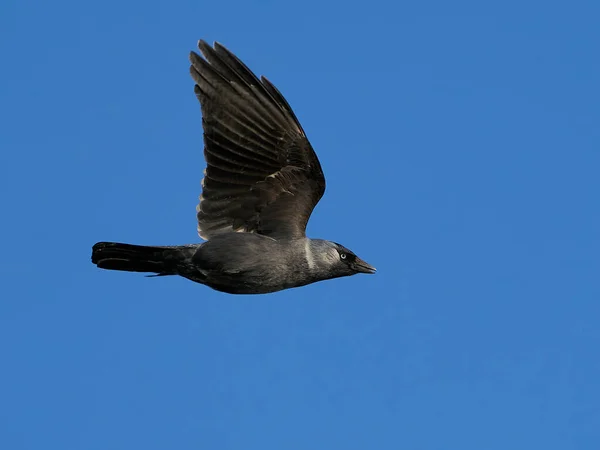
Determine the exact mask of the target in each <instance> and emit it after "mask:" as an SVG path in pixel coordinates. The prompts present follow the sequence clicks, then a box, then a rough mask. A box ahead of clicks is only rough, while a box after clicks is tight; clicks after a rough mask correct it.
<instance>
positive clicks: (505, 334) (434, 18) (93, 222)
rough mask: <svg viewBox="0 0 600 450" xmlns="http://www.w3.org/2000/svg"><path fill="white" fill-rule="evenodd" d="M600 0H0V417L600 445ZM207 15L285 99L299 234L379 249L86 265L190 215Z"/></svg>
mask: <svg viewBox="0 0 600 450" xmlns="http://www.w3.org/2000/svg"><path fill="white" fill-rule="evenodd" d="M599 15H600V6H599V4H598V3H597V2H592V1H587V2H586V1H574V2H569V3H567V2H552V1H550V2H548V1H544V2H542V1H520V2H516V1H507V2H495V3H493V4H492V3H490V2H475V1H460V0H459V1H455V2H442V1H435V0H432V1H426V2H409V3H398V2H383V1H379V0H375V1H370V2H360V3H353V2H341V1H333V2H323V1H313V0H307V1H303V2H301V3H298V2H295V3H282V2H274V1H272V2H262V3H258V2H242V1H239V0H233V1H230V2H198V1H195V2H192V1H173V2H155V1H153V0H149V1H147V2H144V3H142V2H123V1H120V2H115V1H112V0H108V1H105V2H95V3H91V2H75V1H62V2H41V1H37V2H31V1H19V2H17V1H16V0H9V1H8V2H3V3H2V6H0V38H1V39H0V51H1V54H2V61H3V64H2V70H1V72H0V77H1V79H2V83H0V104H1V105H2V106H1V107H0V123H2V124H3V125H2V132H1V133H0V148H1V149H2V151H1V152H0V174H1V177H0V188H1V189H0V192H1V193H2V194H1V195H2V206H3V211H4V214H3V217H2V221H1V222H0V229H1V231H2V236H3V239H2V241H3V243H2V258H1V262H0V265H1V268H2V270H1V271H0V279H1V285H2V296H1V297H2V300H0V342H1V344H0V361H1V370H0V386H1V387H0V442H2V448H5V449H10V450H21V449H24V450H30V449H44V450H48V449H60V450H81V449H85V450H95V449H98V450H100V449H111V450H120V449H127V450H131V449H134V448H137V449H145V450H154V449H178V450H184V449H261V450H271V449H273V450H281V449H286V450H296V449H298V450H300V449H317V450H318V449H324V450H331V449H344V450H355V449H356V450H363V449H382V450H384V449H390V450H395V449H415V450H421V449H423V450H430V449H431V450H437V449H450V448H451V449H461V450H471V449H473V450H481V449H486V450H496V449H497V450H506V449H512V450H517V449H531V448H541V449H545V450H553V449H557V450H558V449H560V450H564V449H579V450H587V449H589V450H597V449H598V448H600V384H599V383H598V380H600V358H598V348H599V347H600V330H599V328H598V320H599V317H600V306H599V303H600V302H599V300H600V282H599V276H598V274H599V271H600V262H599V255H600V239H599V230H600V208H599V204H598V197H599V195H600V183H599V181H598V180H599V175H598V173H599V171H600V131H599V130H600V128H599V127H598V123H600V106H599V105H600V88H599V86H600V85H599V83H598V80H600V58H598V48H599V46H600V28H599V27H598V17H599ZM199 38H203V39H206V40H208V41H213V40H218V41H220V42H222V43H223V44H225V45H226V46H227V47H229V48H230V49H231V50H232V51H234V52H235V53H236V54H238V55H239V56H240V57H241V58H242V59H243V60H244V61H245V62H246V63H247V64H248V65H249V66H250V67H251V68H252V69H253V70H255V71H256V72H257V73H259V74H265V75H267V76H268V77H269V79H270V80H272V81H273V82H274V83H275V84H276V85H277V86H278V88H279V89H280V90H281V91H282V92H283V93H284V95H285V96H286V97H287V99H288V100H289V102H290V103H291V105H292V106H293V108H294V109H295V111H296V113H297V115H298V117H299V119H300V121H301V122H302V124H303V126H304V128H305V130H306V132H307V134H308V136H309V138H310V140H311V142H312V144H313V146H314V148H315V149H316V151H317V153H318V155H319V157H320V159H321V163H322V165H323V169H324V171H325V175H326V177H327V181H328V188H327V192H326V194H325V197H324V198H323V200H322V201H321V203H320V204H319V205H318V207H317V209H316V211H315V214H314V215H313V217H312V219H311V222H310V225H309V235H310V236H312V237H320V238H326V239H331V240H334V241H336V242H340V243H342V244H344V245H346V246H348V247H349V248H351V249H352V250H354V251H355V252H356V253H357V254H359V255H360V256H361V257H363V258H364V259H365V260H367V261H369V262H370V263H372V264H373V265H375V266H376V267H377V268H378V269H379V272H378V273H377V275H375V276H365V275H363V276H356V277H352V278H346V279H338V280H332V281H328V282H324V283H319V284H315V285H311V286H307V287H304V288H301V289H295V290H289V291H285V292H281V293H277V294H272V295H267V296H253V297H252V296H237V297H236V296H227V295H225V294H221V293H218V292H214V291H212V290H210V289H208V288H206V287H204V286H201V285H196V284H194V283H191V282H189V281H187V280H184V279H179V278H174V277H173V278H171V277H164V278H158V279H147V278H144V277H143V276H141V275H139V274H130V273H116V272H108V271H100V270H98V269H96V268H95V267H94V266H93V265H92V264H91V263H90V261H89V257H90V248H91V246H92V244H93V243H95V242H96V241H101V240H114V241H122V242H131V243H139V244H155V245H166V244H184V243H191V242H197V241H198V237H197V235H196V224H195V206H196V203H197V197H198V195H199V193H200V179H201V174H202V170H203V168H204V161H203V157H202V143H201V122H200V110H199V106H198V104H197V100H196V98H195V96H194V94H193V84H192V82H191V80H190V78H189V75H188V61H187V55H188V52H189V51H190V50H192V49H194V48H195V45H196V41H197V40H198V39H199Z"/></svg>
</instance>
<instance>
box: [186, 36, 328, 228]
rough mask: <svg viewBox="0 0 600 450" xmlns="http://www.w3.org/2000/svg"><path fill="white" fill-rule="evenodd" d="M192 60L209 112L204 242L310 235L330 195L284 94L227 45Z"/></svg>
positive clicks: (205, 114) (201, 214)
mask: <svg viewBox="0 0 600 450" xmlns="http://www.w3.org/2000/svg"><path fill="white" fill-rule="evenodd" d="M198 48H199V49H200V51H201V52H202V54H203V56H204V58H202V57H201V56H200V55H198V54H197V53H195V52H192V53H191V54H190V61H191V63H192V65H191V67H190V72H191V75H192V78H193V79H194V81H195V82H196V86H195V87H194V91H195V93H196V96H197V97H198V99H199V100H200V105H201V107H202V126H203V128H204V156H205V158H206V163H207V167H206V170H205V175H204V179H203V180H202V195H201V196H200V203H199V205H198V207H197V211H198V234H199V235H200V237H202V238H204V239H210V238H211V237H212V236H215V235H217V234H220V233H225V232H231V231H240V232H254V233H259V234H264V235H267V236H271V237H273V238H280V237H286V238H296V237H302V236H304V235H305V230H306V224H307V222H308V219H309V217H310V215H311V213H312V210H313V209H314V207H315V205H316V204H317V203H318V202H319V200H320V199H321V197H322V196H323V193H324V192H325V177H324V176H323V171H322V170H321V164H320V163H319V160H318V158H317V155H316V154H315V152H314V150H313V149H312V147H311V145H310V143H309V142H308V139H307V138H306V135H305V134H304V130H303V129H302V127H301V126H300V123H299V122H298V119H297V118H296V116H295V115H294V112H293V111H292V109H291V108H290V105H289V104H288V102H287V101H286V100H285V98H283V96H282V95H281V93H280V92H279V91H278V90H277V88H276V87H275V86H274V85H273V84H271V82H270V81H268V80H267V79H266V78H264V77H261V79H260V80H259V79H258V78H257V77H256V76H255V75H254V74H253V73H252V72H251V71H250V69H248V67H246V65H245V64H244V63H243V62H242V61H240V60H239V59H238V58H237V57H236V56H235V55H234V54H233V53H231V52H230V51H229V50H227V49H226V48H225V47H223V46H222V45H220V44H218V43H215V44H214V48H213V47H211V46H210V45H209V44H207V43H206V42H204V41H200V42H199V43H198Z"/></svg>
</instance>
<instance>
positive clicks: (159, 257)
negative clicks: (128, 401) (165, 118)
mask: <svg viewBox="0 0 600 450" xmlns="http://www.w3.org/2000/svg"><path fill="white" fill-rule="evenodd" d="M198 49H199V50H200V53H201V54H202V56H201V55H200V54H198V53H196V52H194V51H192V52H191V53H190V62H191V65H190V74H191V76H192V79H193V81H194V83H195V84H194V93H195V94H196V97H197V98H198V100H199V102H200V109H201V115H202V127H203V131H204V157H205V160H206V169H205V170H204V178H203V179H202V182H201V186H202V191H201V195H200V201H199V204H198V206H197V207H196V213H197V214H196V216H197V228H198V235H199V236H200V237H201V238H202V239H203V240H204V242H201V243H198V244H188V245H176V246H144V245H133V244H125V243H118V242H98V243H96V244H95V245H94V246H93V247H92V262H93V263H94V264H95V265H96V266H97V267H99V268H101V269H108V270H121V271H129V272H146V273H151V274H152V275H148V276H166V275H179V276H181V277H184V278H187V279H189V280H192V281H194V282H197V283H201V284H203V285H206V286H208V287H210V288H212V289H214V290H217V291H220V292H225V293H228V294H267V293H272V292H277V291H281V290H284V289H290V288H296V287H300V286H305V285H307V284H310V283H315V282H318V281H323V280H328V279H333V278H338V277H346V276H350V275H355V274H358V273H366V274H373V273H375V272H376V269H375V268H374V267H373V266H371V265H370V264H368V263H367V262H365V261H363V260H362V259H361V258H359V257H358V256H357V255H356V254H355V253H353V252H352V251H351V250H349V249H348V248H346V247H344V246H343V245H341V244H338V243H336V242H332V241H328V240H324V239H311V238H308V237H307V236H306V225H307V223H308V220H309V218H310V216H311V213H312V211H313V209H314V208H315V206H316V205H317V203H318V202H319V200H320V199H321V197H322V196H323V194H324V192H325V177H324V175H323V170H322V168H321V164H320V162H319V159H318V158H317V155H316V153H315V151H314V150H313V148H312V146H311V144H310V142H309V140H308V138H307V137H306V134H305V132H304V130H303V128H302V126H301V125H300V122H299V121H298V119H297V117H296V115H295V114H294V112H293V111H292V108H291V107H290V105H289V103H288V102H287V101H286V100H285V98H284V97H283V95H282V94H281V93H280V92H279V90H278V89H277V88H276V87H275V85H274V84H273V83H271V82H270V81H269V80H268V79H267V78H265V77H264V76H261V77H260V78H258V77H257V76H256V75H255V74H254V73H253V72H252V71H251V70H250V69H249V68H248V67H247V66H246V65H245V64H244V63H243V62H242V61H241V60H240V59H239V58H238V57H237V56H235V55H234V54H233V53H232V52H231V51H229V50H228V49H227V48H226V47H225V46H223V45H221V44H219V43H218V42H215V43H214V44H213V45H212V46H211V45H210V44H208V43H207V42H206V41H204V40H200V41H199V42H198Z"/></svg>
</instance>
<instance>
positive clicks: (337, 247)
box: [313, 240, 376, 278]
mask: <svg viewBox="0 0 600 450" xmlns="http://www.w3.org/2000/svg"><path fill="white" fill-rule="evenodd" d="M316 241H317V242H316V244H317V245H316V246H314V247H313V249H314V250H316V255H314V256H315V261H318V266H319V268H320V270H326V271H327V278H337V277H346V276H350V275H355V274H357V273H375V271H376V269H375V267H373V266H372V265H370V264H368V263H367V262H365V261H363V260H362V259H360V258H359V257H358V256H356V254H355V253H354V252H353V251H352V250H349V249H347V248H346V247H344V246H343V245H341V244H338V243H336V242H331V241H322V240H316ZM315 247H316V248H315Z"/></svg>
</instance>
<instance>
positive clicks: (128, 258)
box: [92, 242, 185, 275]
mask: <svg viewBox="0 0 600 450" xmlns="http://www.w3.org/2000/svg"><path fill="white" fill-rule="evenodd" d="M184 259H185V253H184V252H182V251H181V250H180V249H179V248H177V247H149V246H144V245H132V244H121V243H118V242H98V243H97V244H95V245H94V246H93V247H92V262H93V263H94V264H96V265H97V266H98V267H99V268H101V269H109V270H124V271H127V272H154V273H156V274H158V275H175V274H176V273H177V265H178V264H179V263H180V262H182V261H183V260H184Z"/></svg>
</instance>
